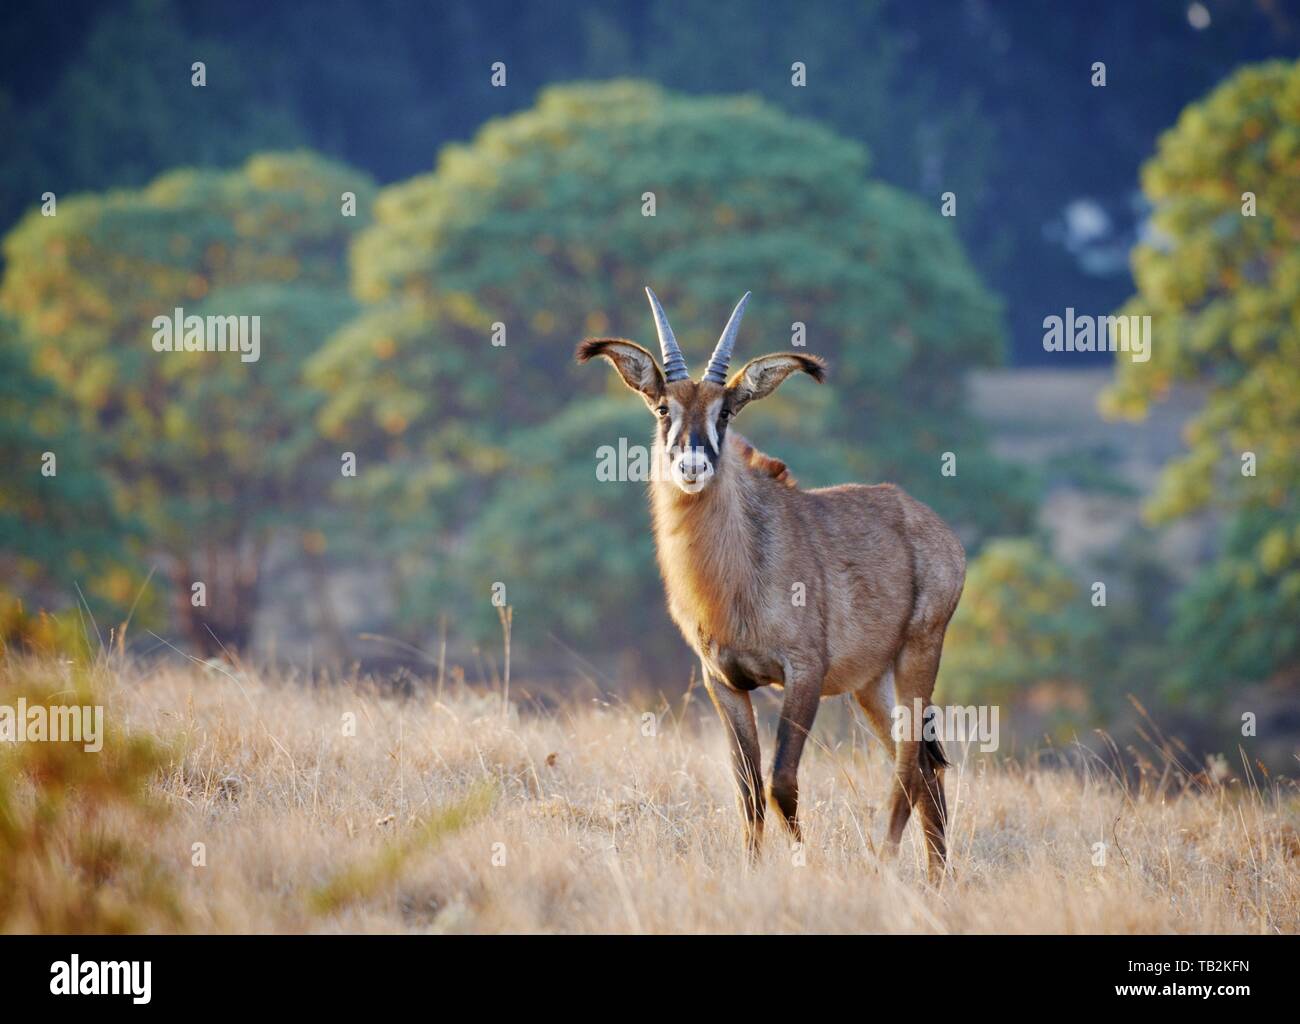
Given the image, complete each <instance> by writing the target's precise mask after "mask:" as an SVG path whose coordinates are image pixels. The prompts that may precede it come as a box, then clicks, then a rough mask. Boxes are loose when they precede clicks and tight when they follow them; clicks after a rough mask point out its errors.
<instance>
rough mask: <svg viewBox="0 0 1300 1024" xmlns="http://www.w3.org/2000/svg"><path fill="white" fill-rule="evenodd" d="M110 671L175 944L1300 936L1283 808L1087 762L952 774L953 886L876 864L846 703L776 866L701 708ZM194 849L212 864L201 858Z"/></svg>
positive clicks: (873, 805)
mask: <svg viewBox="0 0 1300 1024" xmlns="http://www.w3.org/2000/svg"><path fill="white" fill-rule="evenodd" d="M11 671H12V666H11V665H10V666H6V665H5V664H3V663H0V672H11ZM50 671H54V669H53V668H51V669H50ZM94 674H95V676H96V677H97V679H98V687H99V690H100V693H101V694H102V697H103V700H104V703H106V704H107V706H108V715H109V718H110V719H111V720H113V721H116V723H117V724H118V725H119V726H121V727H122V728H123V729H124V730H125V731H126V733H127V734H146V735H148V736H151V737H153V738H154V739H155V740H156V742H157V744H158V745H160V746H161V747H162V749H163V750H164V751H167V752H168V755H167V757H166V759H165V763H166V765H167V767H166V768H164V769H163V771H162V774H161V775H160V776H159V777H158V778H157V781H156V783H155V788H156V791H157V794H158V796H159V797H160V798H161V801H162V802H163V803H164V804H166V805H168V806H169V807H170V813H169V814H167V815H166V816H165V818H164V819H163V820H161V821H151V822H150V824H149V825H148V827H147V829H139V828H137V829H136V830H135V832H136V834H135V835H134V837H133V838H134V840H135V841H136V842H138V843H140V844H141V845H142V846H143V847H144V848H145V849H146V850H147V851H148V854H149V855H151V857H152V859H153V860H154V861H156V862H157V863H160V864H162V865H163V867H164V869H165V870H166V871H167V873H168V874H169V876H170V885H171V886H173V887H174V890H175V895H176V897H177V901H178V902H179V904H180V906H181V907H182V908H183V910H184V920H183V924H182V925H181V927H182V928H184V929H185V930H190V931H199V932H265V931H275V932H306V931H325V932H338V931H344V932H423V931H433V932H722V933H728V932H755V933H760V932H761V933H770V932H1085V933H1092V932H1123V933H1134V932H1141V933H1156V932H1193V933H1199V932H1245V933H1279V932H1295V931H1296V930H1297V925H1298V924H1300V837H1298V835H1297V831H1296V828H1295V823H1296V820H1297V806H1298V803H1297V797H1296V795H1295V791H1294V789H1291V788H1283V789H1268V790H1265V791H1263V792H1259V791H1256V790H1252V789H1249V788H1246V787H1242V786H1240V785H1230V786H1224V787H1213V788H1210V789H1208V790H1205V791H1201V792H1195V791H1191V792H1187V793H1185V794H1184V795H1181V796H1170V795H1166V796H1164V797H1152V796H1141V795H1137V794H1133V793H1126V792H1125V790H1124V789H1123V788H1122V787H1121V786H1120V785H1119V784H1118V783H1117V782H1116V781H1115V780H1114V779H1113V778H1111V777H1109V776H1108V775H1107V773H1106V771H1105V770H1104V769H1103V768H1101V767H1100V766H1096V765H1094V767H1092V768H1091V769H1089V768H1086V767H1084V768H1081V769H1080V770H1078V771H1073V772H1070V771H1059V770H1048V769H1038V768H1032V767H1019V766H1016V765H1011V764H1002V765H997V764H992V763H989V764H985V765H983V766H973V764H971V765H968V766H966V767H957V768H954V769H953V770H952V771H950V772H949V773H948V795H949V806H950V813H951V815H952V823H951V836H952V838H951V847H952V853H953V856H952V863H953V866H954V869H955V874H954V875H952V876H951V877H949V878H947V879H946V880H945V882H944V884H943V886H942V887H941V889H939V890H937V891H936V890H934V889H932V888H930V887H928V886H926V884H925V883H924V880H923V879H924V871H923V862H922V851H921V848H920V842H919V835H918V834H917V832H916V826H915V825H912V826H911V827H909V830H908V837H907V839H906V840H905V842H904V845H903V848H902V852H901V856H900V858H899V859H898V861H897V862H895V863H894V864H892V865H882V864H881V863H880V862H879V861H878V860H877V858H876V856H875V853H874V849H875V846H874V845H873V844H877V845H878V844H879V841H880V837H881V834H882V830H883V827H884V813H883V810H882V805H883V802H884V795H885V793H886V788H887V782H888V774H887V773H888V767H887V764H886V761H885V758H884V755H883V752H882V751H881V750H880V749H879V748H878V747H872V746H871V743H873V742H874V741H870V740H868V739H867V738H866V736H865V730H864V729H863V728H862V727H861V726H854V725H853V723H852V722H850V721H849V720H848V718H847V717H846V715H847V712H846V711H844V710H842V709H838V708H835V707H834V705H835V704H838V703H839V702H838V701H836V702H832V703H828V704H827V705H825V706H824V709H823V710H824V718H825V721H823V720H822V719H819V723H818V728H817V730H816V731H815V733H814V736H815V738H816V740H817V742H815V743H813V744H811V745H810V746H809V748H808V751H807V753H806V754H805V757H804V762H803V767H802V771H801V797H802V809H803V816H804V822H805V830H806V831H805V840H806V841H805V847H804V850H803V851H802V855H801V856H800V855H796V854H795V853H794V852H793V851H792V850H791V848H790V844H789V841H788V839H787V838H786V836H785V835H784V834H783V832H782V830H781V829H780V828H779V826H777V825H776V824H775V823H774V822H773V823H770V824H769V828H768V834H767V837H766V841H765V852H764V856H763V858H762V860H761V862H760V863H759V864H758V865H756V866H755V867H753V868H747V867H745V866H744V865H743V864H742V860H741V857H740V853H739V847H740V829H739V823H738V820H737V815H736V811H735V806H734V802H733V796H732V790H731V780H730V774H729V767H728V763H727V757H726V750H725V746H724V742H723V736H722V731H721V727H720V726H719V725H718V723H717V722H716V721H714V720H713V716H712V710H711V709H710V708H707V707H706V708H704V709H695V710H693V711H691V712H690V713H687V714H682V715H680V716H679V715H676V714H674V713H672V712H661V713H660V715H659V716H658V718H657V723H656V729H655V730H654V733H655V734H654V735H652V736H647V735H645V734H644V730H643V726H644V719H643V717H642V712H641V710H640V709H636V708H633V707H630V706H626V707H621V706H614V705H598V704H594V703H588V704H586V705H575V706H573V707H572V708H570V709H568V710H566V711H562V712H558V713H554V714H534V713H531V712H528V711H526V710H525V711H520V710H519V709H518V708H515V707H511V708H510V709H509V710H508V711H503V707H502V702H501V700H500V698H499V697H498V696H497V695H493V694H485V693H482V692H478V693H475V692H472V691H463V692H460V693H457V694H454V695H453V694H446V695H444V697H443V699H441V700H439V699H437V697H436V696H435V695H434V694H433V693H432V692H421V693H419V694H417V695H416V696H414V697H410V698H401V697H397V696H392V695H385V694H383V693H381V692H379V691H377V690H375V689H373V688H370V687H366V686H364V685H361V684H357V683H339V684H335V685H329V686H312V687H309V686H306V685H302V684H297V683H294V682H291V681H284V680H273V679H266V678H261V677H259V676H257V675H256V674H254V673H251V672H242V671H238V670H235V669H230V668H228V667H219V668H217V667H213V668H207V667H195V666H190V667H180V668H177V667H165V666H152V667H130V666H128V667H126V668H118V669H111V668H108V667H105V666H100V667H99V668H97V669H96V670H94ZM8 692H10V693H12V692H14V691H13V690H12V689H10V690H9V691H8ZM703 712H707V717H705V715H704V714H703ZM348 716H354V718H355V735H347V731H348V730H347V724H348V722H349V717H348ZM836 736H839V737H841V738H840V739H838V740H837V739H835V738H834V737H836ZM764 739H765V743H766V745H765V750H769V751H770V736H768V735H765V737H764ZM1098 841H1105V842H1106V843H1107V844H1108V849H1107V856H1106V863H1105V865H1104V867H1096V866H1094V865H1093V862H1092V861H1093V847H1094V844H1095V843H1097V842H1098ZM196 843H202V844H204V853H205V857H206V864H205V865H204V866H194V865H193V864H192V859H193V851H194V849H195V846H194V844H196ZM98 884H99V885H112V884H113V882H112V880H111V879H101V880H100V881H99V883H98ZM160 920H161V919H160ZM2 924H3V922H0V925H2ZM8 926H9V927H11V928H21V927H22V925H21V923H16V922H10V924H9V925H8ZM157 927H161V928H170V927H172V925H171V924H159V925H157Z"/></svg>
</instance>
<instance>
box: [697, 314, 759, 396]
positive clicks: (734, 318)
mask: <svg viewBox="0 0 1300 1024" xmlns="http://www.w3.org/2000/svg"><path fill="white" fill-rule="evenodd" d="M749 294H750V293H749V292H745V294H744V295H743V296H741V299H740V301H739V302H737V303H736V308H735V309H733V310H732V311H731V319H730V320H728V321H727V326H726V327H724V328H723V329H722V337H720V338H719V339H718V344H717V345H716V346H715V347H714V349H713V355H711V356H709V368H708V369H707V370H705V371H704V379H705V380H711V381H713V383H715V384H725V383H727V366H728V365H729V364H730V363H731V350H732V349H734V348H735V347H736V334H737V333H738V332H739V331H740V318H741V317H743V316H744V315H745V303H747V302H748V301H749Z"/></svg>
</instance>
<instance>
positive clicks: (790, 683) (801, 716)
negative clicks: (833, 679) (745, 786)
mask: <svg viewBox="0 0 1300 1024" xmlns="http://www.w3.org/2000/svg"><path fill="white" fill-rule="evenodd" d="M820 700H821V679H820V678H812V677H811V676H804V677H802V678H800V677H798V676H794V675H793V674H792V673H790V672H789V671H787V673H786V684H785V701H784V702H783V703H782V704H781V721H780V724H779V725H777V727H776V756H775V757H773V759H772V782H771V787H770V789H769V790H768V800H769V801H770V802H771V803H772V804H773V805H774V806H775V807H776V809H777V810H778V811H780V812H781V817H782V818H783V819H784V820H785V824H786V827H787V828H789V829H790V834H791V835H792V836H794V841H795V842H796V843H799V842H803V833H802V832H801V831H800V829H799V815H798V811H799V757H800V755H801V754H802V753H803V744H804V740H806V739H807V738H808V734H809V733H810V732H811V731H812V724H813V719H814V718H815V717H816V716H817V704H818V702H819V701H820Z"/></svg>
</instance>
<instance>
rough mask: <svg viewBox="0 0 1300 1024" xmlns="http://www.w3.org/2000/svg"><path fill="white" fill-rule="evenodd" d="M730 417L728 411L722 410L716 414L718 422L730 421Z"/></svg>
mask: <svg viewBox="0 0 1300 1024" xmlns="http://www.w3.org/2000/svg"><path fill="white" fill-rule="evenodd" d="M730 417H731V412H730V410H728V409H723V410H722V412H720V413H718V419H720V420H725V419H730Z"/></svg>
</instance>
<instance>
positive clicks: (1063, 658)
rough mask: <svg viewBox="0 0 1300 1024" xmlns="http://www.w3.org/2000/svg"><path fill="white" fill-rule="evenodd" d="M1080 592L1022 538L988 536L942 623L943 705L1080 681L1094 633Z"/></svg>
mask: <svg viewBox="0 0 1300 1024" xmlns="http://www.w3.org/2000/svg"><path fill="white" fill-rule="evenodd" d="M1091 610H1092V608H1091V605H1090V604H1089V602H1088V597H1087V595H1086V594H1085V593H1084V592H1083V590H1082V589H1081V588H1080V587H1079V586H1078V584H1077V583H1075V581H1074V580H1073V578H1072V577H1071V576H1070V574H1069V572H1068V571H1067V570H1066V569H1065V568H1064V566H1062V565H1061V564H1060V563H1058V562H1056V561H1055V560H1054V559H1053V558H1052V556H1051V554H1050V552H1048V551H1047V550H1046V549H1045V548H1044V547H1043V546H1042V545H1041V544H1039V543H1038V542H1036V541H1034V540H1031V539H1028V538H1016V539H1000V540H994V541H990V542H989V543H988V544H986V545H985V547H984V550H983V551H981V552H980V554H979V555H978V557H976V558H975V559H973V560H972V561H971V563H970V565H969V566H968V568H967V572H966V589H965V590H964V591H963V592H962V598H961V603H960V604H959V605H958V606H957V612H956V614H955V615H954V616H953V618H952V623H951V624H950V625H949V627H948V635H947V640H946V641H945V643H944V649H943V662H942V665H941V667H940V672H939V684H938V692H939V693H940V694H941V697H942V699H943V701H945V702H975V701H979V702H986V703H988V702H992V703H1002V702H1005V701H1008V700H1010V699H1011V698H1013V697H1017V696H1023V694H1024V692H1025V691H1026V690H1027V689H1029V688H1030V687H1033V686H1038V685H1043V684H1048V685H1051V684H1059V683H1076V684H1077V683H1079V682H1082V681H1083V680H1081V678H1080V675H1081V668H1080V666H1081V662H1082V660H1083V657H1082V656H1083V655H1084V652H1086V650H1087V648H1088V646H1089V644H1090V643H1091V640H1092V639H1093V637H1094V636H1095V630H1094V629H1093V628H1092V627H1091V626H1090V623H1091V621H1092V620H1091V619H1090V617H1089V616H1088V612H1090V611H1091Z"/></svg>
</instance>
